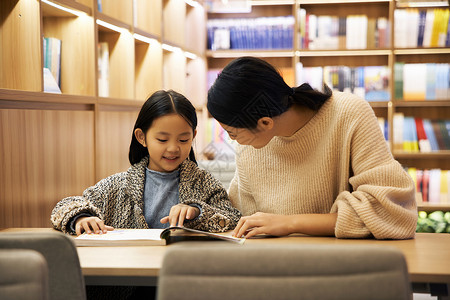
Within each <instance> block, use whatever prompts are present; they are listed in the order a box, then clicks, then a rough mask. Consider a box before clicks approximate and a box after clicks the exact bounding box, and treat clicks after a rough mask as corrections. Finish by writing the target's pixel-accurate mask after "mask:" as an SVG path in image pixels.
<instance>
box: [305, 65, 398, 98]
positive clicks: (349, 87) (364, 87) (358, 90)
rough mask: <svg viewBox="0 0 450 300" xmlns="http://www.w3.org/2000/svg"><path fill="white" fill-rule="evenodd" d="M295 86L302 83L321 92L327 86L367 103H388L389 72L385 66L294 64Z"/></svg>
mask: <svg viewBox="0 0 450 300" xmlns="http://www.w3.org/2000/svg"><path fill="white" fill-rule="evenodd" d="M296 73H297V80H298V81H297V85H299V84H302V83H304V82H306V83H309V84H310V85H311V86H312V87H313V88H315V89H318V90H322V86H323V84H324V83H325V84H327V85H328V86H329V87H330V88H331V89H332V90H335V91H340V92H349V93H353V94H355V95H357V96H359V97H361V98H364V99H366V100H367V101H389V100H390V93H389V89H388V84H389V70H388V67H387V66H365V67H348V66H324V67H303V65H302V64H301V63H297V64H296Z"/></svg>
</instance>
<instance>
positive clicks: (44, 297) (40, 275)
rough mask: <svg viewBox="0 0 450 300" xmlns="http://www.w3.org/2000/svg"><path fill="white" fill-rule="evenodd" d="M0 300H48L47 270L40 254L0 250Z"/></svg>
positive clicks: (20, 250)
mask: <svg viewBox="0 0 450 300" xmlns="http://www.w3.org/2000/svg"><path fill="white" fill-rule="evenodd" d="M0 299H20V300H48V269H47V262H46V261H45V258H44V257H43V256H42V254H40V253H39V252H37V251H34V250H24V249H8V250H0Z"/></svg>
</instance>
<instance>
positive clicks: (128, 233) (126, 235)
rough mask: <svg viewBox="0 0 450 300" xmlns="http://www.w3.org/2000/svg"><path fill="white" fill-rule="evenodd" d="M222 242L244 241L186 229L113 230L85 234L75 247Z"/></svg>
mask: <svg viewBox="0 0 450 300" xmlns="http://www.w3.org/2000/svg"><path fill="white" fill-rule="evenodd" d="M211 239H213V240H224V241H230V242H234V243H238V244H243V243H244V241H245V239H243V238H237V237H233V236H231V232H225V233H211V232H207V231H201V230H196V229H191V228H186V227H178V226H172V227H168V228H166V229H114V230H112V231H108V233H105V234H87V233H83V234H82V235H80V236H78V237H76V238H75V239H74V240H75V245H76V246H78V247H81V246H88V247H94V246H102V247H108V246H161V245H167V244H169V243H172V242H176V241H187V240H211Z"/></svg>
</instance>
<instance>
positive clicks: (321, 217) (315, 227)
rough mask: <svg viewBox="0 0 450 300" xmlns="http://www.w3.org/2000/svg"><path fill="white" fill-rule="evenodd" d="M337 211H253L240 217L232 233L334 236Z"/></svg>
mask: <svg viewBox="0 0 450 300" xmlns="http://www.w3.org/2000/svg"><path fill="white" fill-rule="evenodd" d="M336 220H337V213H330V214H299V215H275V214H267V213H261V212H258V213H255V214H253V215H251V216H247V217H242V218H241V219H240V220H239V223H238V224H237V225H236V228H235V229H234V231H233V235H234V236H236V237H242V236H244V237H246V238H250V237H252V236H255V235H257V234H269V235H275V236H284V235H289V234H291V233H303V234H308V235H315V236H334V229H335V227H336Z"/></svg>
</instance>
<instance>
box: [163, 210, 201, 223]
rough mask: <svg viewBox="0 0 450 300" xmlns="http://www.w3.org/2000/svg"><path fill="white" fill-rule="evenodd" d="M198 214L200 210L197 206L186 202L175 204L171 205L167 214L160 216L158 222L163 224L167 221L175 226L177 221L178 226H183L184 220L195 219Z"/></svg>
mask: <svg viewBox="0 0 450 300" xmlns="http://www.w3.org/2000/svg"><path fill="white" fill-rule="evenodd" d="M199 214H200V210H199V209H198V208H197V207H194V206H190V205H186V204H177V205H174V206H172V208H171V209H170V213H169V215H168V216H167V217H164V218H162V219H161V220H160V222H161V223H163V224H165V223H167V222H169V223H170V226H171V227H172V226H177V222H178V226H183V222H184V220H192V219H195V218H196V217H198V215H199Z"/></svg>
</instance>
